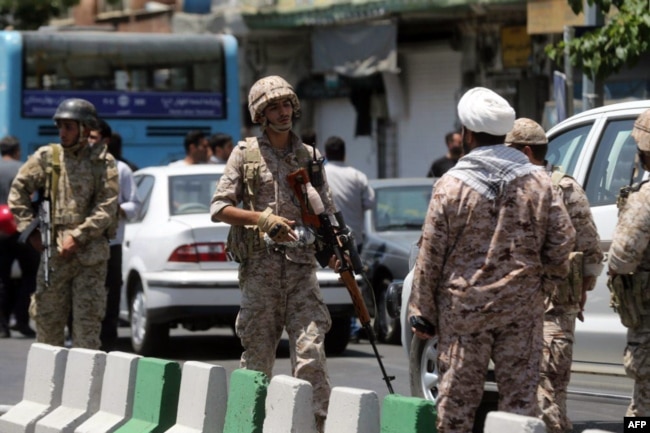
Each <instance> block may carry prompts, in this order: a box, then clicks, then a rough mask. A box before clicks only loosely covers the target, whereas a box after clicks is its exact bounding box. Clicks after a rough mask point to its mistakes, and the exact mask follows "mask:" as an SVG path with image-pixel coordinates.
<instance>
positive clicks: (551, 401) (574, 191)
mask: <svg viewBox="0 0 650 433" xmlns="http://www.w3.org/2000/svg"><path fill="white" fill-rule="evenodd" d="M505 143H506V146H509V147H512V148H514V149H517V150H520V151H521V152H523V153H524V155H526V157H527V158H528V160H529V161H530V162H531V163H532V164H534V165H537V166H542V167H545V169H546V172H547V173H548V174H549V176H551V181H552V184H553V186H554V188H555V190H556V192H557V194H558V195H559V197H560V199H561V200H562V202H563V203H564V206H565V207H566V209H567V212H568V213H569V217H570V218H571V224H572V225H573V228H574V229H575V231H576V239H575V244H574V245H573V246H572V253H571V255H570V256H569V257H570V271H569V278H567V279H566V280H565V281H563V282H562V283H560V284H558V285H557V286H556V287H555V288H554V289H553V290H552V291H551V292H550V293H546V299H545V301H544V308H545V312H544V345H543V351H542V364H541V371H540V373H541V378H540V382H539V387H538V388H537V401H538V403H539V406H540V409H541V411H542V419H543V420H544V423H545V424H546V431H547V432H549V433H564V432H568V431H571V430H572V428H573V425H572V423H571V420H570V419H569V417H568V415H567V407H566V397H567V387H568V386H569V380H570V379H571V362H572V360H573V343H574V333H575V323H576V318H580V320H584V318H583V317H582V311H583V309H584V306H585V302H586V301H587V292H588V291H590V290H593V288H594V286H595V285H596V277H598V275H600V272H601V270H602V268H603V264H602V261H603V252H602V250H601V249H600V237H599V236H598V230H597V229H596V224H595V223H594V219H593V216H592V215H591V208H590V207H589V200H588V199H587V196H586V194H585V192H584V190H583V189H582V187H581V186H580V185H579V184H578V182H576V181H575V179H573V178H572V177H571V176H569V175H567V174H566V173H564V172H562V171H561V169H560V168H559V167H557V166H553V165H551V164H549V163H548V161H546V152H547V151H548V139H547V138H546V134H545V133H544V128H542V126H541V125H540V124H538V123H537V122H535V121H534V120H532V119H527V118H519V119H517V120H515V124H514V127H513V128H512V131H510V132H509V133H508V135H506V140H505Z"/></svg>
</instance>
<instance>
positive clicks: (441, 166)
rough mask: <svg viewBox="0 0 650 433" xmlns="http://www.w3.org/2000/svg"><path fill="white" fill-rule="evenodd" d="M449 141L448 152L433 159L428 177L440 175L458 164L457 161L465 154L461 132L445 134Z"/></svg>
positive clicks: (446, 140)
mask: <svg viewBox="0 0 650 433" xmlns="http://www.w3.org/2000/svg"><path fill="white" fill-rule="evenodd" d="M445 142H446V143H447V154H446V155H445V156H443V157H442V158H438V159H436V160H435V161H433V164H431V168H430V169H429V172H428V173H427V177H440V176H442V175H443V174H445V173H446V172H447V170H449V169H450V168H452V167H453V166H454V165H456V162H458V160H459V159H460V157H461V156H463V141H462V137H461V135H460V133H458V132H449V133H447V135H445Z"/></svg>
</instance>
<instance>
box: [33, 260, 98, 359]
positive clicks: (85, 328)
mask: <svg viewBox="0 0 650 433" xmlns="http://www.w3.org/2000/svg"><path fill="white" fill-rule="evenodd" d="M50 268H51V271H50V275H49V277H50V285H49V287H48V288H46V287H45V272H44V268H43V262H42V261H41V265H40V266H39V268H38V276H37V286H36V293H34V295H33V296H32V301H31V304H30V306H29V314H30V316H31V317H32V319H33V320H34V322H35V323H36V341H38V342H39V343H46V344H51V345H54V346H63V344H64V338H65V336H64V330H65V327H66V325H67V322H68V317H69V315H70V312H72V316H73V321H72V344H73V346H74V347H81V348H86V349H99V346H100V341H99V331H100V329H101V323H102V319H103V318H104V312H105V309H106V288H105V287H104V282H105V281H104V280H105V279H106V261H102V262H100V263H97V264H94V265H90V266H87V265H82V264H81V263H79V261H78V259H77V257H76V256H73V257H72V258H71V259H69V260H64V259H62V258H61V257H60V256H59V255H54V256H53V257H52V258H51V259H50Z"/></svg>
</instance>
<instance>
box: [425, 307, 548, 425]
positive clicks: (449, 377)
mask: <svg viewBox="0 0 650 433" xmlns="http://www.w3.org/2000/svg"><path fill="white" fill-rule="evenodd" d="M452 329H453V328H452ZM438 351H439V352H438V367H439V369H440V374H441V378H440V383H439V388H438V399H437V402H436V407H437V410H438V421H437V428H438V432H439V433H467V432H471V431H472V426H473V423H474V416H475V413H476V409H477V408H478V406H479V404H480V402H481V398H482V396H483V384H484V383H485V375H486V373H487V369H488V364H489V362H490V359H492V360H493V361H494V373H495V377H496V382H497V385H498V388H499V410H500V411H505V412H511V413H516V414H520V415H527V416H538V415H539V407H538V406H537V399H536V391H537V384H538V382H539V365H540V357H541V352H542V317H541V316H540V317H539V320H526V321H525V322H521V323H520V322H513V323H511V324H509V325H507V326H503V327H500V328H495V329H489V330H486V331H481V332H477V333H473V334H469V335H458V334H453V333H446V332H444V330H442V329H441V330H440V335H439V340H438Z"/></svg>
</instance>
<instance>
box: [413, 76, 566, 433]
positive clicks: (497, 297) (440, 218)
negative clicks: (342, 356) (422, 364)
mask: <svg viewBox="0 0 650 433" xmlns="http://www.w3.org/2000/svg"><path fill="white" fill-rule="evenodd" d="M458 116H459V118H460V121H461V123H462V125H463V145H464V147H465V156H464V157H462V158H461V159H460V160H459V161H458V163H457V164H456V166H455V167H454V168H452V169H450V170H449V171H448V172H447V173H446V174H445V175H443V176H442V177H441V178H440V179H439V180H438V182H437V183H436V184H435V186H434V190H433V195H432V198H431V202H430V203H429V209H428V212H427V216H426V219H425V223H424V227H423V232H422V239H421V246H420V251H419V254H418V258H417V261H416V264H415V271H414V280H413V288H412V293H411V297H410V299H409V306H408V308H409V312H408V314H409V316H415V317H417V316H420V317H421V318H422V319H424V320H427V321H429V322H430V323H431V324H432V325H434V327H435V329H436V330H437V337H438V368H439V370H440V373H441V377H440V383H439V388H438V398H437V401H436V406H437V410H438V421H437V427H438V432H440V433H452V432H459V433H467V432H469V431H471V430H472V424H473V421H474V415H475V412H476V409H477V407H478V406H479V403H480V401H481V397H482V395H483V384H484V381H485V375H486V372H487V369H488V364H489V361H490V359H492V360H493V361H494V372H495V377H496V382H497V384H498V389H499V410H501V411H506V412H512V413H517V414H521V415H527V416H537V415H538V414H539V407H538V406H537V399H536V391H537V384H538V382H539V366H540V360H541V359H540V358H541V353H542V326H543V317H544V295H543V287H546V286H547V284H552V283H553V282H554V281H559V280H561V279H563V278H566V276H567V272H568V263H567V257H568V255H569V253H570V251H571V247H572V246H573V243H574V239H575V231H574V229H573V226H572V225H571V221H570V219H569V215H568V214H567V212H566V209H565V208H564V206H563V205H562V203H561V202H559V201H557V200H555V199H554V196H553V188H552V186H551V180H550V179H549V177H548V175H547V174H546V173H545V172H544V170H543V169H542V168H541V167H537V166H534V165H532V164H531V163H530V162H529V161H528V159H527V158H526V157H525V156H524V155H523V154H522V153H521V152H518V151H516V150H514V149H510V148H508V147H506V146H504V145H503V142H504V139H505V135H506V133H507V132H508V131H510V130H511V129H512V126H513V123H514V120H515V112H514V110H513V109H512V108H511V107H510V105H509V104H508V102H507V101H506V100H505V99H503V98H502V97H500V96H499V95H497V94H496V93H494V92H493V91H491V90H489V89H485V88H481V87H477V88H474V89H471V90H469V91H468V92H467V93H465V94H464V95H463V97H462V98H461V100H460V101H459V103H458ZM413 332H414V333H415V334H416V335H417V336H418V337H419V338H432V337H433V335H432V334H430V333H427V332H423V331H421V330H418V329H417V328H415V327H414V329H413Z"/></svg>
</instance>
